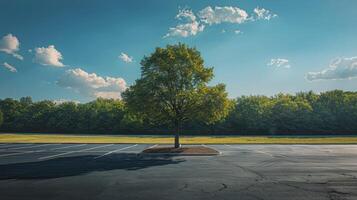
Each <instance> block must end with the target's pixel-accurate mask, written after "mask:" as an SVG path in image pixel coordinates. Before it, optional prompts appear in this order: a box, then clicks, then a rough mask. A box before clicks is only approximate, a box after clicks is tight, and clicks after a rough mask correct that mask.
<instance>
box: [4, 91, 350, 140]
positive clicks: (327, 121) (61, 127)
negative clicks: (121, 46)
mask: <svg viewBox="0 0 357 200" xmlns="http://www.w3.org/2000/svg"><path fill="white" fill-rule="evenodd" d="M231 103H232V104H233V106H231V107H230V109H229V114H228V115H227V117H225V118H223V119H222V120H220V121H218V122H215V123H213V124H207V123H205V122H202V121H197V120H195V119H194V120H188V121H185V122H184V123H183V124H182V129H183V130H196V132H197V133H199V132H200V131H202V133H204V132H205V130H218V133H219V132H221V133H227V132H231V133H244V131H245V130H261V131H265V133H270V132H271V131H274V130H313V131H315V130H330V131H331V130H332V131H333V130H336V131H337V133H338V131H345V130H357V92H344V91H340V90H334V91H329V92H324V93H321V94H316V93H313V92H307V93H298V94H296V95H287V94H278V95H276V96H273V97H267V96H242V97H239V98H237V99H235V100H231ZM1 122H3V123H2V125H1V126H0V129H1V131H22V132H23V131H25V132H27V131H31V132H32V131H36V132H57V133H59V132H60V133H102V134H107V133H121V134H127V133H130V132H136V133H146V131H145V130H167V127H170V126H169V122H167V124H165V123H158V122H157V123H156V122H153V121H148V120H146V119H143V118H142V117H140V116H138V115H135V114H134V113H131V112H130V111H129V110H128V109H127V106H126V104H125V102H123V101H121V100H112V99H97V100H95V101H92V102H89V103H84V104H78V103H75V102H65V103H60V104H58V103H57V104H56V103H54V102H52V101H48V100H45V101H38V102H33V101H32V100H31V98H30V97H24V98H21V99H20V100H14V99H11V98H7V99H3V100H0V124H1ZM240 130H244V131H243V132H240ZM154 132H155V131H154ZM154 132H153V133H154ZM196 132H195V133H196ZM183 133H185V131H183Z"/></svg>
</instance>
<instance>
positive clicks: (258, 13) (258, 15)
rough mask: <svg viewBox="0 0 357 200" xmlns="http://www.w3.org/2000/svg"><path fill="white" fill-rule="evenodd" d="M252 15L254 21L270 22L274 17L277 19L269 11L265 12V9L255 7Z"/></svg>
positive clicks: (275, 15)
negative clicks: (253, 15)
mask: <svg viewBox="0 0 357 200" xmlns="http://www.w3.org/2000/svg"><path fill="white" fill-rule="evenodd" d="M254 14H255V19H257V20H259V19H264V20H270V19H272V18H274V17H277V16H278V15H277V14H274V13H272V12H271V11H270V10H267V9H265V8H259V7H256V8H254Z"/></svg>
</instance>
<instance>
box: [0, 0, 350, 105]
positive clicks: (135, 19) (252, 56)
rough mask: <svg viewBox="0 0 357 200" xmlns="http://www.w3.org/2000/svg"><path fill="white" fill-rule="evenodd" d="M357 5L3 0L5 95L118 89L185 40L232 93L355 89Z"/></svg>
mask: <svg viewBox="0 0 357 200" xmlns="http://www.w3.org/2000/svg"><path fill="white" fill-rule="evenodd" d="M356 8H357V1H354V0H350V1H349V0H344V1H337V0H335V1H331V0H306V1H286V0H271V1H268V0H266V1H254V0H249V1H248V0H247V1H208V0H205V1H166V0H152V1H137V0H130V1H114V0H113V1H110V0H107V1H93V0H92V1H91V0H88V1H75V0H71V1H69V0H63V1H44V0H42V1H39V0H33V1H26V0H2V1H1V2H0V65H1V66H0V98H6V97H12V98H19V97H22V96H32V97H33V99H35V100H42V99H52V100H76V101H81V102H87V101H90V100H93V99H95V98H96V97H106V98H119V97H120V93H121V92H122V91H123V90H125V87H127V86H129V85H131V84H132V83H133V82H134V81H135V80H136V79H137V78H139V76H140V64H139V63H140V60H141V59H142V58H143V56H144V55H149V54H150V53H151V52H153V50H154V48H155V47H157V46H160V47H163V46H165V45H167V44H175V43H178V42H184V43H187V44H188V45H190V46H195V47H197V49H198V50H199V51H201V53H202V56H203V58H204V60H205V63H206V65H207V66H213V67H214V73H215V78H214V80H213V81H212V83H211V84H216V83H225V84H226V86H227V90H228V92H229V96H230V97H232V98H233V97H237V96H240V95H250V94H263V95H274V94H276V93H279V92H284V93H295V92H299V91H309V90H313V91H315V92H321V91H326V90H332V89H343V90H350V91H356V90H357V79H356V77H357V58H356V56H357V37H356V35H357V12H355V10H356ZM254 10H255V11H254ZM177 15H179V16H178V17H176V16H177ZM170 28H171V29H170Z"/></svg>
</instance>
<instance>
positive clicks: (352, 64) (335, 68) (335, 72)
mask: <svg viewBox="0 0 357 200" xmlns="http://www.w3.org/2000/svg"><path fill="white" fill-rule="evenodd" d="M352 78H357V57H352V58H337V59H335V60H333V61H332V62H331V63H330V65H329V66H328V67H327V68H326V69H324V70H322V71H320V72H309V73H307V75H306V79H307V80H309V81H314V80H342V79H352Z"/></svg>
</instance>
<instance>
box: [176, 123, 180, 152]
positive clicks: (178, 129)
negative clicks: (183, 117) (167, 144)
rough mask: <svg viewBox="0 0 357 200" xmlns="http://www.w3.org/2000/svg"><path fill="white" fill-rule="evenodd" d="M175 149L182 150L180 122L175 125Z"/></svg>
mask: <svg viewBox="0 0 357 200" xmlns="http://www.w3.org/2000/svg"><path fill="white" fill-rule="evenodd" d="M175 126H176V127H175V128H176V130H175V148H180V147H181V144H180V123H179V122H178V121H176V123H175Z"/></svg>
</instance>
